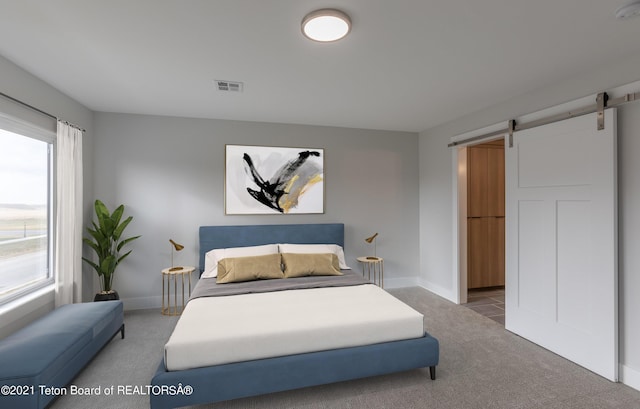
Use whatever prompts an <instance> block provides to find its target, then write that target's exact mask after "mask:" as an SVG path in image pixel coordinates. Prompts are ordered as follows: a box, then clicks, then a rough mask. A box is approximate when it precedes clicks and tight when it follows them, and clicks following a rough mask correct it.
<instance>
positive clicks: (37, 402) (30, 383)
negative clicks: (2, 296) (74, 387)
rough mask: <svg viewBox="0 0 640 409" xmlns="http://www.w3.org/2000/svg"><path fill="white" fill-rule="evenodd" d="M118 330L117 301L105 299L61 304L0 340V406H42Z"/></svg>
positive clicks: (120, 315)
mask: <svg viewBox="0 0 640 409" xmlns="http://www.w3.org/2000/svg"><path fill="white" fill-rule="evenodd" d="M118 332H120V333H121V334H122V338H124V313H123V307H122V301H104V302H94V303H80V304H68V305H64V306H62V307H59V308H57V309H55V310H53V311H52V312H50V313H48V314H47V315H45V316H44V317H42V318H40V319H38V320H36V321H34V322H32V323H31V324H29V325H27V326H26V327H24V328H22V329H20V330H19V331H17V332H15V333H13V334H11V335H9V336H8V337H6V338H4V339H2V340H0V407H1V408H12V409H13V408H34V409H35V408H38V409H40V408H44V407H46V406H47V405H48V404H49V403H51V401H53V400H54V399H55V398H56V397H57V396H59V395H61V394H63V393H65V390H66V391H67V392H68V387H67V385H68V384H69V382H71V380H72V379H73V378H74V377H75V376H76V375H77V374H78V373H79V372H80V371H81V370H82V368H84V366H85V365H86V364H87V363H88V362H89V361H90V360H91V359H92V358H93V357H94V356H95V355H96V354H97V353H98V352H99V351H100V350H101V349H102V347H104V346H105V345H106V344H107V343H108V342H109V341H110V340H111V339H112V338H113V337H115V336H116V335H117V333H118Z"/></svg>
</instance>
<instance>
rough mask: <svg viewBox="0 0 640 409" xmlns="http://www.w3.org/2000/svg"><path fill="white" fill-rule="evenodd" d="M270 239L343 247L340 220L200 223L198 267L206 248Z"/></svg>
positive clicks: (206, 250)
mask: <svg viewBox="0 0 640 409" xmlns="http://www.w3.org/2000/svg"><path fill="white" fill-rule="evenodd" d="M272 243H294V244H338V245H340V246H342V247H344V224H342V223H326V224H261V225H246V226H200V271H201V272H202V271H203V270H204V255H205V254H206V253H207V252H208V251H209V250H213V249H221V248H229V247H245V246H260V245H263V244H272Z"/></svg>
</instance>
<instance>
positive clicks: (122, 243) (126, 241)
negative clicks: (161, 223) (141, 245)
mask: <svg viewBox="0 0 640 409" xmlns="http://www.w3.org/2000/svg"><path fill="white" fill-rule="evenodd" d="M139 237H142V236H134V237H129V238H128V239H124V240H122V241H121V242H120V244H118V247H117V249H118V251H120V250H121V249H122V248H123V247H124V246H125V245H126V244H127V243H129V242H132V241H133V240H135V239H137V238H139Z"/></svg>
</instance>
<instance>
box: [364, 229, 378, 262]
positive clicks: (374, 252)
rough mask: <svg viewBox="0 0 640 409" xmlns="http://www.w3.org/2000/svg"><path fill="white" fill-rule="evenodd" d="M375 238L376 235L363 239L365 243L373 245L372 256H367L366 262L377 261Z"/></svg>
mask: <svg viewBox="0 0 640 409" xmlns="http://www.w3.org/2000/svg"><path fill="white" fill-rule="evenodd" d="M376 237H378V233H375V234H374V235H373V236H371V237H367V238H366V239H364V241H366V242H367V243H369V244H371V243H373V256H367V259H368V260H377V259H378V256H377V246H376Z"/></svg>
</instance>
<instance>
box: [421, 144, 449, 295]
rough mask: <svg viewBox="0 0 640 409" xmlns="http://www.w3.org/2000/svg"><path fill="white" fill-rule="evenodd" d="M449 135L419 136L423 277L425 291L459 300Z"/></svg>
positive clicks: (422, 282)
mask: <svg viewBox="0 0 640 409" xmlns="http://www.w3.org/2000/svg"><path fill="white" fill-rule="evenodd" d="M448 143H449V140H448V137H447V135H446V134H440V135H430V134H429V133H428V132H422V133H420V136H419V140H418V154H419V156H420V171H419V172H420V186H419V192H420V223H419V230H420V232H419V235H420V276H419V278H418V283H419V285H420V286H422V287H424V288H425V289H427V290H429V291H431V292H433V293H435V294H438V295H439V296H441V297H444V298H446V299H448V300H450V301H452V302H457V301H456V291H457V289H455V288H454V281H453V279H452V277H453V274H452V271H453V268H454V265H453V260H452V257H451V255H452V253H453V249H452V246H453V243H452V237H453V236H452V218H453V211H454V206H453V203H452V183H451V180H452V178H453V173H452V167H451V150H450V149H449V148H448V147H447V144H448Z"/></svg>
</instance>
